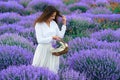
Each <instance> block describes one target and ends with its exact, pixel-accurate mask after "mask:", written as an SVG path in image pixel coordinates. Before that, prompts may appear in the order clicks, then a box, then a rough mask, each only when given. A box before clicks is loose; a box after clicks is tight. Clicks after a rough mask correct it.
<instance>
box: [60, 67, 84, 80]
mask: <svg viewBox="0 0 120 80" xmlns="http://www.w3.org/2000/svg"><path fill="white" fill-rule="evenodd" d="M59 76H60V80H82V79H79V72H76V71H74V70H72V69H71V70H70V69H66V70H65V71H64V72H62V73H60V75H59Z"/></svg>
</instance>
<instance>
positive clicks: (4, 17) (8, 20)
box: [0, 12, 21, 24]
mask: <svg viewBox="0 0 120 80" xmlns="http://www.w3.org/2000/svg"><path fill="white" fill-rule="evenodd" d="M20 20H21V16H20V15H19V14H17V13H13V12H12V13H9V12H7V13H3V14H1V15H0V22H1V23H2V24H13V23H16V22H18V21H20Z"/></svg>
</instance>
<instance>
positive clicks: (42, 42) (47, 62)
mask: <svg viewBox="0 0 120 80" xmlns="http://www.w3.org/2000/svg"><path fill="white" fill-rule="evenodd" d="M65 31H66V26H65V25H62V28H61V31H60V30H59V28H58V25H57V23H56V22H55V21H51V22H50V27H49V26H48V25H47V24H46V23H45V22H42V23H36V25H35V34H36V39H37V42H38V45H37V47H36V50H35V53H34V57H33V62H32V65H33V66H36V67H45V68H48V69H49V70H51V71H53V72H54V73H57V72H58V69H59V56H54V55H52V53H51V51H50V49H51V47H52V42H53V41H54V40H53V39H52V36H59V37H61V38H63V37H64V34H65Z"/></svg>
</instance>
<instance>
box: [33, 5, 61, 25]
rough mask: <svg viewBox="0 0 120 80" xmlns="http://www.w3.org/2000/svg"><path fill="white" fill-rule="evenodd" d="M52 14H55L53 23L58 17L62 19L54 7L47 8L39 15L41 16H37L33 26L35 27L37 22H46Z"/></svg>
mask: <svg viewBox="0 0 120 80" xmlns="http://www.w3.org/2000/svg"><path fill="white" fill-rule="evenodd" d="M54 12H56V16H55V19H54V21H55V22H57V19H58V17H62V15H61V14H60V12H59V11H58V10H57V9H56V8H55V7H54V6H47V7H46V8H45V9H44V11H43V13H42V14H41V16H39V17H38V18H37V19H36V20H35V23H34V25H35V24H36V23H37V22H44V21H47V20H48V19H49V18H50V16H51V15H52V14H53V13H54Z"/></svg>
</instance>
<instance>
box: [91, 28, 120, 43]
mask: <svg viewBox="0 0 120 80" xmlns="http://www.w3.org/2000/svg"><path fill="white" fill-rule="evenodd" d="M91 38H94V39H97V40H101V41H108V42H116V41H119V42H120V33H119V30H118V31H117V30H116V31H114V30H111V29H106V30H101V31H99V32H95V33H92V34H91Z"/></svg>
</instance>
